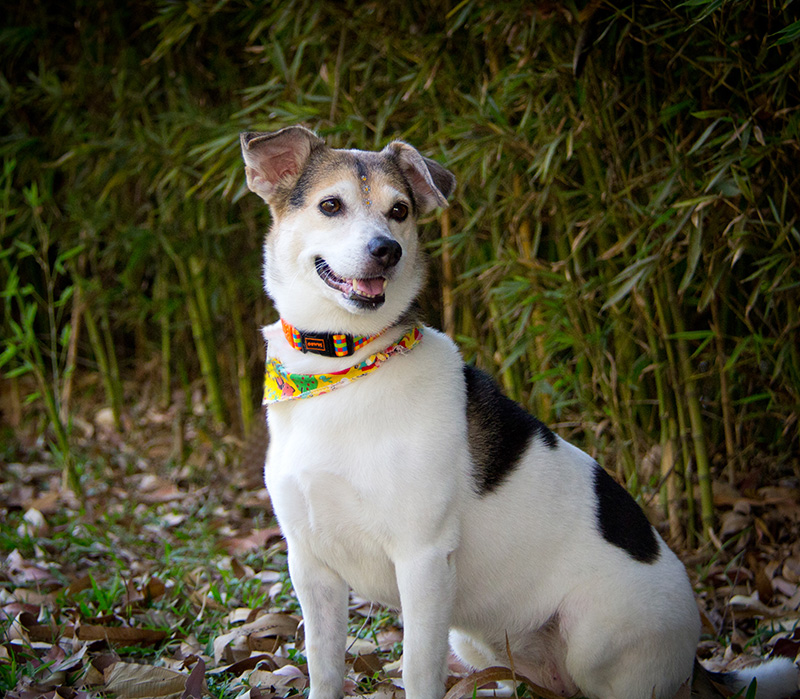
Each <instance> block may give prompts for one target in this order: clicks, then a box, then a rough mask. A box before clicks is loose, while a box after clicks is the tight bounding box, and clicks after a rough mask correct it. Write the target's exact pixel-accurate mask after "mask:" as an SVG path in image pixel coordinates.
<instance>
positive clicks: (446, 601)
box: [395, 547, 455, 699]
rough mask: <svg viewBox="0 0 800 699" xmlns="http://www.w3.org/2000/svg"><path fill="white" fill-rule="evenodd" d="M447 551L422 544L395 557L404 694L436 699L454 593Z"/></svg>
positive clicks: (441, 692)
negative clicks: (399, 608) (418, 547)
mask: <svg viewBox="0 0 800 699" xmlns="http://www.w3.org/2000/svg"><path fill="white" fill-rule="evenodd" d="M449 554H450V552H449V551H446V550H442V549H440V548H433V547H432V548H427V549H425V550H423V551H420V552H417V553H415V554H413V555H411V556H409V557H408V558H405V559H403V560H399V561H396V562H395V570H396V574H397V585H398V589H399V591H400V603H401V606H402V610H403V683H404V685H405V690H406V697H407V698H408V699H441V697H442V696H443V695H444V682H445V678H446V676H447V649H448V641H447V635H448V630H449V628H450V617H451V614H452V610H453V598H454V596H455V569H454V565H453V563H452V561H451V557H450V555H449Z"/></svg>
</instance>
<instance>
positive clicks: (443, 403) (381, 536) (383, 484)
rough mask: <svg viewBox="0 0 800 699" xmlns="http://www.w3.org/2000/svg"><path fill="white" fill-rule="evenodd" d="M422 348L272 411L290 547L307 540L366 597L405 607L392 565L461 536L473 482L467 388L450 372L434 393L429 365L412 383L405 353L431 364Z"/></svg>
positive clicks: (274, 481)
mask: <svg viewBox="0 0 800 699" xmlns="http://www.w3.org/2000/svg"><path fill="white" fill-rule="evenodd" d="M431 339H432V338H431ZM425 341H428V338H427V337H426V340H425ZM430 344H433V343H432V342H431V343H430ZM423 345H424V342H423ZM419 350H422V347H420V348H419ZM419 350H418V349H415V350H414V351H413V352H412V353H411V355H410V356H408V357H397V358H393V359H391V360H390V361H389V362H387V364H386V366H385V367H382V368H381V369H380V370H378V371H377V372H375V374H374V375H372V376H369V377H366V378H364V379H362V380H360V381H358V382H355V383H353V384H351V385H347V386H344V387H342V388H340V389H337V390H336V391H333V392H332V393H329V394H325V395H322V396H316V397H314V398H310V399H305V400H300V401H292V402H291V403H281V404H278V405H276V406H272V407H271V408H270V411H269V427H270V447H269V452H268V456H267V464H266V469H265V480H266V484H267V488H268V489H269V492H270V495H271V498H272V502H273V507H274V509H275V512H276V515H277V517H278V520H279V522H280V524H281V527H282V529H283V531H284V533H285V535H286V537H287V539H288V541H289V546H290V548H291V546H292V545H293V541H294V542H299V545H302V546H303V547H307V548H309V549H311V551H312V552H313V554H314V555H315V556H316V557H317V558H319V559H320V560H321V561H322V562H324V563H325V564H326V565H328V566H329V567H331V568H333V569H334V570H336V571H337V572H338V573H339V574H340V575H342V577H343V578H344V579H345V580H347V581H348V583H350V585H351V586H352V587H353V588H354V589H356V590H357V591H358V592H359V593H361V594H363V595H364V596H367V597H369V598H372V599H377V600H379V601H381V602H385V603H388V604H397V603H398V599H397V589H396V583H395V574H394V564H393V561H394V560H396V559H397V558H398V557H400V556H403V555H406V554H407V553H408V551H409V550H413V549H414V548H415V547H418V546H421V545H425V544H427V543H428V542H429V541H431V540H436V539H437V538H442V537H444V538H454V537H455V536H457V533H456V532H457V517H458V514H457V513H458V511H459V506H460V504H461V503H460V501H459V496H460V493H461V492H463V488H464V487H465V486H467V483H468V473H469V457H468V453H467V450H466V445H465V439H464V436H465V431H466V420H465V416H464V403H463V400H464V399H463V389H462V388H460V387H459V384H458V383H457V381H455V382H453V381H450V380H449V378H450V377H448V380H447V381H445V382H444V383H443V386H444V387H445V388H444V389H439V390H433V391H432V390H431V388H432V386H431V380H430V377H428V376H426V372H425V363H424V362H423V363H422V367H421V372H420V371H417V372H414V373H413V377H412V378H409V372H407V371H404V370H405V369H408V368H410V366H407V365H410V364H413V363H412V362H408V361H407V360H409V359H411V357H412V356H413V357H414V359H424V355H425V353H424V352H422V351H419ZM418 351H419V354H418V355H417V354H415V353H417V352H418ZM459 371H460V368H459V365H458V363H456V362H454V363H453V369H452V372H448V373H452V374H453V376H454V377H455V378H456V379H458V377H459ZM420 373H421V374H422V376H420ZM414 378H415V379H416V380H417V381H418V383H415V380H414Z"/></svg>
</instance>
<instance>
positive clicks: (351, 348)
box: [281, 318, 381, 357]
mask: <svg viewBox="0 0 800 699" xmlns="http://www.w3.org/2000/svg"><path fill="white" fill-rule="evenodd" d="M281 326H282V327H283V334H284V336H285V337H286V340H287V342H288V343H289V344H290V345H291V346H292V347H294V348H295V349H296V350H300V351H301V352H313V353H314V354H321V355H322V356H323V357H349V356H350V355H351V354H354V353H355V352H356V351H357V350H360V349H361V348H362V347H363V346H364V345H366V344H367V343H368V342H370V341H371V340H374V339H375V338H376V337H378V335H380V334H381V333H378V335H348V334H346V333H314V332H304V331H302V330H298V329H297V328H295V327H294V326H293V325H289V323H287V322H286V321H285V320H284V319H283V318H281Z"/></svg>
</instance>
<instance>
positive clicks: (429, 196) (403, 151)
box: [383, 141, 456, 215]
mask: <svg viewBox="0 0 800 699" xmlns="http://www.w3.org/2000/svg"><path fill="white" fill-rule="evenodd" d="M383 150H384V153H386V154H388V155H389V156H390V157H392V158H393V159H395V160H396V162H397V164H398V165H399V166H400V170H401V172H402V173H403V175H405V177H406V179H407V180H408V182H409V184H410V185H411V188H412V189H413V190H414V197H415V198H416V200H417V204H418V206H419V213H420V214H422V215H424V214H427V213H430V212H431V211H433V210H434V209H435V208H436V207H437V206H440V207H442V208H443V209H444V208H446V207H447V199H448V197H449V196H450V195H451V194H452V193H453V190H454V189H455V187H456V178H455V175H453V173H452V172H450V171H449V170H447V169H446V168H443V167H442V166H441V165H439V163H437V162H436V161H435V160H431V159H430V158H426V157H424V156H423V155H421V154H420V152H419V151H418V150H417V149H416V148H414V147H413V146H410V145H408V143H404V142H403V141H392V142H391V143H390V144H389V145H388V146H386V148H384V149H383Z"/></svg>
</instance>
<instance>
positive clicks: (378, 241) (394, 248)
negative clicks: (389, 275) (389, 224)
mask: <svg viewBox="0 0 800 699" xmlns="http://www.w3.org/2000/svg"><path fill="white" fill-rule="evenodd" d="M367 249H368V250H369V254H370V255H372V257H373V258H374V259H375V261H376V262H378V263H379V264H380V265H381V266H382V267H383V268H384V269H389V268H390V267H394V266H395V265H396V264H397V263H398V261H399V260H400V257H401V256H402V254H403V248H401V247H400V243H398V242H397V241H396V240H392V238H387V237H386V236H384V235H379V236H376V237H375V238H373V239H372V240H370V241H369V244H368V245H367Z"/></svg>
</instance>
